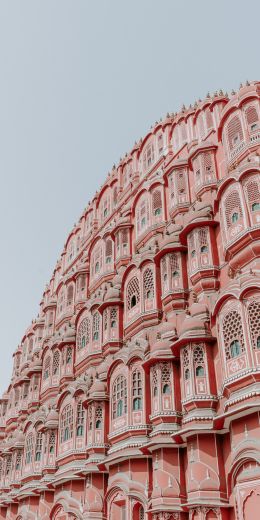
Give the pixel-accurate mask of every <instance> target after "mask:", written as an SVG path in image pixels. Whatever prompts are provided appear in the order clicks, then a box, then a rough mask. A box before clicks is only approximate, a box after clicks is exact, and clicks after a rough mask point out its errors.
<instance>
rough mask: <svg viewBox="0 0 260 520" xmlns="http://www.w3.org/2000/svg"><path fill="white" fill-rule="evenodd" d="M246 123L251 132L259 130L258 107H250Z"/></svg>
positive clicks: (247, 111)
mask: <svg viewBox="0 0 260 520" xmlns="http://www.w3.org/2000/svg"><path fill="white" fill-rule="evenodd" d="M245 114H246V122H247V125H248V128H249V132H254V131H255V130H257V129H258V128H259V118H258V114H257V110H256V107H254V106H249V107H248V108H247V109H246V112H245Z"/></svg>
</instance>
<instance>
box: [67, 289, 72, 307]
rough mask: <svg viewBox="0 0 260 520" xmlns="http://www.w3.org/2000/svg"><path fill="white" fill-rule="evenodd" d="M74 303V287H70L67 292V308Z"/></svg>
mask: <svg viewBox="0 0 260 520" xmlns="http://www.w3.org/2000/svg"><path fill="white" fill-rule="evenodd" d="M72 303H73V285H69V287H68V292H67V306H69V305H71V304H72Z"/></svg>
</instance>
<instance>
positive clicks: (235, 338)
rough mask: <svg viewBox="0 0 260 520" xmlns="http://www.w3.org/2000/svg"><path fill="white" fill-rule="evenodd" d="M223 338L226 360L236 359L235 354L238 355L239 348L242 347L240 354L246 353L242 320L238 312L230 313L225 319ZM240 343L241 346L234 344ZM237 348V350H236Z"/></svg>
mask: <svg viewBox="0 0 260 520" xmlns="http://www.w3.org/2000/svg"><path fill="white" fill-rule="evenodd" d="M222 327H223V337H224V347H225V354H226V359H231V358H232V357H235V356H234V354H235V353H237V354H236V355H238V348H239V346H240V353H242V352H244V350H245V345H244V335H243V326H242V319H241V316H240V314H239V313H238V311H236V310H234V311H230V312H229V313H228V314H226V316H225V317H224V319H223V325H222ZM234 342H238V343H239V346H238V345H237V344H236V345H235V344H234ZM234 347H235V348H234Z"/></svg>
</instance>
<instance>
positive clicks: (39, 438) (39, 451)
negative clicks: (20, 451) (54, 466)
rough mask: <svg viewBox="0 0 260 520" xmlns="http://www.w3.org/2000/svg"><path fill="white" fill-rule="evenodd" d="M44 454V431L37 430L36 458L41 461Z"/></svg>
mask: <svg viewBox="0 0 260 520" xmlns="http://www.w3.org/2000/svg"><path fill="white" fill-rule="evenodd" d="M41 456H42V433H41V432H37V435H36V445H35V460H36V461H38V462H39V461H40V460H41Z"/></svg>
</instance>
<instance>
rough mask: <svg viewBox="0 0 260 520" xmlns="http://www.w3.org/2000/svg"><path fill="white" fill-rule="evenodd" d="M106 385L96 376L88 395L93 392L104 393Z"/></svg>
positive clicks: (91, 394)
mask: <svg viewBox="0 0 260 520" xmlns="http://www.w3.org/2000/svg"><path fill="white" fill-rule="evenodd" d="M106 389H107V385H106V383H105V382H104V381H101V380H100V379H98V378H96V379H95V381H94V383H93V385H92V386H91V388H90V390H89V396H93V395H94V394H95V395H96V394H98V395H100V394H101V395H104V394H105V393H106Z"/></svg>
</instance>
